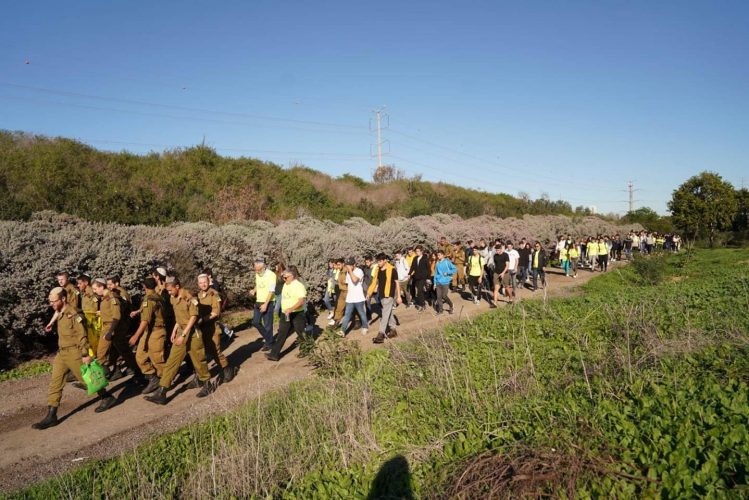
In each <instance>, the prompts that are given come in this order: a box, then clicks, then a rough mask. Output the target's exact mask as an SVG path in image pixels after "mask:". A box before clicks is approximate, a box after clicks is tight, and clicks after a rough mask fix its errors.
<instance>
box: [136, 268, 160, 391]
mask: <svg viewBox="0 0 749 500" xmlns="http://www.w3.org/2000/svg"><path fill="white" fill-rule="evenodd" d="M143 288H144V290H145V293H146V296H145V297H143V303H142V304H141V307H140V324H139V325H138V329H137V330H136V331H135V333H134V334H133V336H132V337H130V341H129V343H130V345H131V346H133V345H137V346H138V348H137V350H136V351H135V361H136V362H137V363H138V367H139V368H140V371H141V372H142V373H143V375H145V376H146V377H148V385H147V386H146V387H145V389H143V394H150V393H151V392H153V391H155V390H156V389H157V388H158V387H159V377H161V374H162V373H163V372H164V342H165V341H166V329H165V327H164V302H163V300H162V299H161V295H159V294H158V293H156V280H154V279H153V278H146V279H144V280H143Z"/></svg>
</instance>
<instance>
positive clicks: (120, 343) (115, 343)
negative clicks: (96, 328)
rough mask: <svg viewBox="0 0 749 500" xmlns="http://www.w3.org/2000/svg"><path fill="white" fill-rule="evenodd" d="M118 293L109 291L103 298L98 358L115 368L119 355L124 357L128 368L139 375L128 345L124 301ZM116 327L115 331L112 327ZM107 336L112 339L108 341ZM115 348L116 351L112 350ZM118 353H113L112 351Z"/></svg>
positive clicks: (104, 363)
mask: <svg viewBox="0 0 749 500" xmlns="http://www.w3.org/2000/svg"><path fill="white" fill-rule="evenodd" d="M115 294H116V292H115V293H112V292H110V291H109V290H106V291H105V292H104V295H103V296H102V298H101V303H100V309H99V314H100V318H101V325H102V328H101V337H100V338H99V348H98V349H97V351H96V358H97V359H98V360H99V362H100V363H101V364H102V365H104V366H114V362H115V361H116V360H117V355H120V356H122V359H124V360H125V364H127V366H128V368H130V369H131V370H133V372H135V373H138V364H137V363H136V362H135V356H133V351H131V350H130V345H128V343H127V338H126V335H127V322H126V320H125V319H124V318H123V314H122V313H123V309H122V304H121V302H122V299H119V298H117V297H116V295H115ZM115 322H117V324H116V325H114V329H113V327H112V325H113V324H114V323H115ZM107 334H110V338H109V339H107ZM112 347H114V349H112ZM113 350H114V351H116V354H115V353H112V351H113Z"/></svg>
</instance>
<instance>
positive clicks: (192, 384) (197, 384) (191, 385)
mask: <svg viewBox="0 0 749 500" xmlns="http://www.w3.org/2000/svg"><path fill="white" fill-rule="evenodd" d="M199 387H201V384H200V379H199V378H198V376H197V375H195V376H194V377H193V378H192V380H191V381H190V383H189V384H187V385H186V386H185V388H186V389H197V388H199Z"/></svg>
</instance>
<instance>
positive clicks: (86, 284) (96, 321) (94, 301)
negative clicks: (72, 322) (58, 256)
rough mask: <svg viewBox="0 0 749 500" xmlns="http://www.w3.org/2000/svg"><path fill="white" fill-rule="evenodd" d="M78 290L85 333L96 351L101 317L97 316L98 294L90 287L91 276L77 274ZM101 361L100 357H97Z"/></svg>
mask: <svg viewBox="0 0 749 500" xmlns="http://www.w3.org/2000/svg"><path fill="white" fill-rule="evenodd" d="M78 291H79V292H80V293H79V295H78V296H79V297H80V299H81V311H83V317H84V318H86V335H87V336H88V343H89V345H91V349H93V351H94V352H98V347H99V334H100V332H101V319H100V318H99V296H98V295H96V293H95V292H94V289H93V288H92V287H91V276H89V275H88V274H86V273H83V274H81V275H80V276H78ZM98 359H99V361H102V359H101V358H98Z"/></svg>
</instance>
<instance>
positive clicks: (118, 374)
mask: <svg viewBox="0 0 749 500" xmlns="http://www.w3.org/2000/svg"><path fill="white" fill-rule="evenodd" d="M122 377H124V375H123V374H122V370H120V369H119V368H117V367H116V366H115V367H114V368H112V371H111V372H109V373H108V374H107V380H109V381H110V382H114V381H115V380H119V379H121V378H122Z"/></svg>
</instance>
